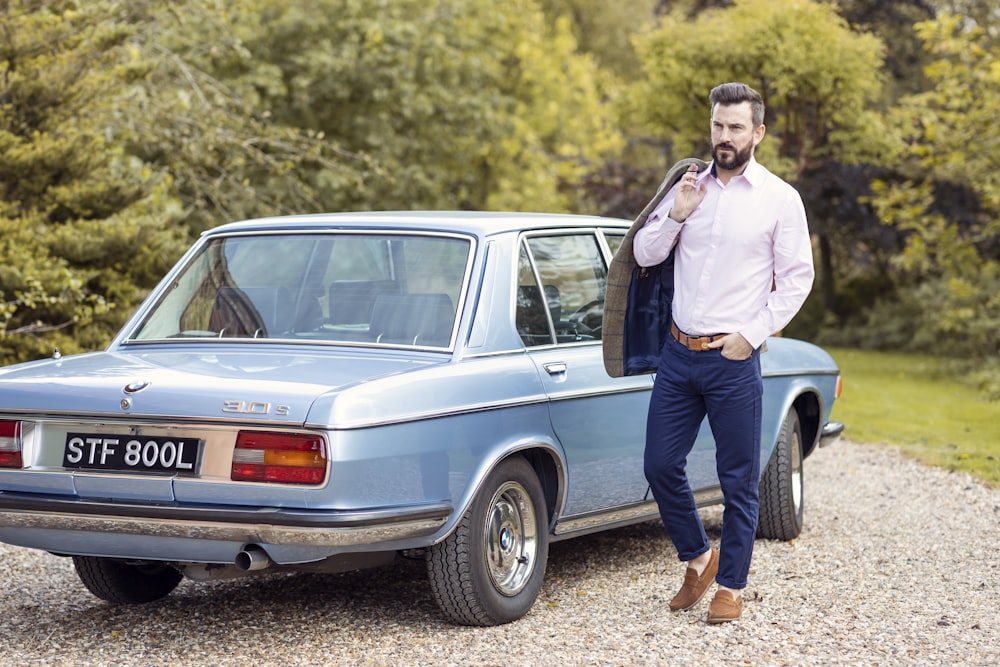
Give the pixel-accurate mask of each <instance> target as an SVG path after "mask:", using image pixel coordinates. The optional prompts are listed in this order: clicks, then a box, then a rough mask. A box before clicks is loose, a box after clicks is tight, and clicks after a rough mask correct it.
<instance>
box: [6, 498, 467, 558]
mask: <svg viewBox="0 0 1000 667" xmlns="http://www.w3.org/2000/svg"><path fill="white" fill-rule="evenodd" d="M452 511H453V510H452V507H451V506H450V505H446V504H439V505H433V506H421V507H415V508H392V509H389V510H373V511H355V512H352V511H323V510H313V511H305V510H288V509H282V508H266V509H261V510H256V511H253V510H242V509H221V510H220V509H217V508H176V507H154V506H145V505H129V504H116V503H94V502H87V501H72V500H61V499H60V500H54V499H51V498H47V499H44V500H38V499H33V498H26V497H24V496H12V495H11V494H5V493H0V528H26V529H40V530H56V531H82V532H88V533H111V534H124V535H144V536H149V537H174V538H184V539H194V540H216V541H224V542H242V543H249V544H275V545H296V546H327V547H350V546H360V545H366V544H371V545H376V544H380V543H387V542H395V541H398V540H406V539H412V538H417V537H422V536H425V535H430V534H432V533H434V532H435V531H437V530H438V529H439V528H441V527H442V526H443V525H444V523H445V521H446V520H447V519H448V517H449V516H450V515H451V513H452Z"/></svg>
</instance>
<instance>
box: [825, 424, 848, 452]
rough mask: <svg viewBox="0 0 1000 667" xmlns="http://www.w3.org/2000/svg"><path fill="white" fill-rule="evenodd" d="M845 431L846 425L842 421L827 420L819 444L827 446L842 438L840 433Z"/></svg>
mask: <svg viewBox="0 0 1000 667" xmlns="http://www.w3.org/2000/svg"><path fill="white" fill-rule="evenodd" d="M843 432H844V425H843V424H842V423H840V422H827V423H826V424H823V431H822V432H821V433H820V434H819V446H820V447H826V446H827V445H832V444H833V443H835V442H837V441H838V440H840V434H841V433H843Z"/></svg>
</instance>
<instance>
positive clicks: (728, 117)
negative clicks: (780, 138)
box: [712, 102, 764, 171]
mask: <svg viewBox="0 0 1000 667" xmlns="http://www.w3.org/2000/svg"><path fill="white" fill-rule="evenodd" d="M763 138H764V126H763V125H760V126H758V127H757V128H754V126H753V112H752V111H751V110H750V103H749V102H741V103H739V104H727V105H722V104H716V105H715V108H714V109H712V159H713V160H715V164H716V166H717V167H719V168H720V169H723V170H726V171H738V170H740V169H742V168H743V166H744V165H745V164H746V163H747V162H749V161H750V156H752V155H753V151H754V148H756V147H757V144H759V143H760V140H761V139H763Z"/></svg>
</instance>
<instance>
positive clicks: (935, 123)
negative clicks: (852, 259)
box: [871, 16, 1000, 385]
mask: <svg viewBox="0 0 1000 667" xmlns="http://www.w3.org/2000/svg"><path fill="white" fill-rule="evenodd" d="M918 31H919V32H920V34H921V36H922V37H923V38H924V40H925V43H926V45H927V48H928V50H929V51H930V52H931V53H932V54H933V56H934V61H933V63H932V64H931V65H930V66H928V68H927V77H928V79H929V80H930V81H931V83H932V84H933V87H932V88H931V89H930V90H928V91H926V92H923V93H920V94H917V95H913V96H910V97H908V98H906V99H904V100H903V101H902V102H901V104H900V105H899V107H898V108H897V109H896V110H895V112H894V120H895V122H896V123H897V125H898V126H899V127H900V128H901V129H902V131H903V133H904V140H905V142H906V143H905V145H906V149H905V150H904V151H903V152H902V153H901V155H900V172H901V175H900V177H899V178H897V179H894V180H887V181H879V182H877V183H875V187H874V196H873V198H872V200H871V201H872V205H873V206H874V208H875V210H876V211H877V212H878V214H879V216H880V217H881V218H882V220H883V221H884V222H885V223H886V224H888V225H892V226H893V227H895V228H897V229H899V230H902V231H903V232H904V233H905V234H906V246H905V248H904V250H903V252H902V253H901V254H900V255H899V256H898V257H897V258H896V259H895V266H896V268H897V269H898V271H899V279H898V280H899V284H900V289H899V298H900V300H902V301H908V302H910V303H912V304H914V305H915V306H918V307H919V308H918V311H917V316H916V317H914V318H912V319H910V320H909V321H908V324H909V325H910V328H911V338H910V340H909V341H908V346H909V347H910V348H911V349H926V350H931V349H933V350H934V351H935V352H936V353H938V354H944V355H949V356H961V357H971V358H973V359H978V360H982V361H985V360H995V359H996V358H997V355H998V353H1000V297H998V294H1000V172H998V167H1000V157H998V156H1000V127H998V125H997V123H996V110H997V109H998V108H1000V46H998V44H997V42H996V40H994V39H992V38H990V37H989V36H988V34H987V33H986V32H985V31H983V30H982V29H980V28H978V27H972V28H969V27H968V24H967V23H966V22H965V21H963V20H961V19H959V18H958V17H955V16H943V17H940V18H939V19H938V20H937V21H934V22H928V23H923V24H920V25H919V26H918ZM942 342H946V344H942ZM985 383H986V384H987V385H989V384H992V383H991V382H990V381H989V380H985Z"/></svg>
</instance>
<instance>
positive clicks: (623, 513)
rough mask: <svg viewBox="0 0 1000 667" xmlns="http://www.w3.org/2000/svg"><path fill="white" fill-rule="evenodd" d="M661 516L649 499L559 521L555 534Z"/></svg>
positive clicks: (587, 530) (577, 531)
mask: <svg viewBox="0 0 1000 667" xmlns="http://www.w3.org/2000/svg"><path fill="white" fill-rule="evenodd" d="M659 516H660V514H659V510H658V509H657V507H656V503H655V502H654V501H652V500H647V501H644V502H641V503H636V504H635V505H624V506H621V507H615V508H612V509H610V510H605V511H600V512H591V513H589V514H583V515H579V516H575V517H570V518H568V519H564V520H562V521H559V522H558V523H557V524H556V527H555V530H553V531H552V532H553V534H554V535H556V536H557V537H564V536H569V535H570V534H571V533H572V534H578V533H587V532H592V531H596V530H601V529H604V528H607V527H609V526H612V525H626V524H629V523H639V522H640V521H646V520H651V519H656V518H658V517H659Z"/></svg>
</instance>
